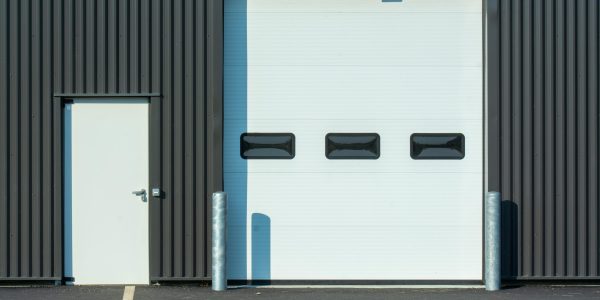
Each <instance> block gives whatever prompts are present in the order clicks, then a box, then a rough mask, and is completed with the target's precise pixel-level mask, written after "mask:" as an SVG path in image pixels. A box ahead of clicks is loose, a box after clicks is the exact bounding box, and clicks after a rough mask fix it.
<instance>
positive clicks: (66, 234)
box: [63, 104, 73, 277]
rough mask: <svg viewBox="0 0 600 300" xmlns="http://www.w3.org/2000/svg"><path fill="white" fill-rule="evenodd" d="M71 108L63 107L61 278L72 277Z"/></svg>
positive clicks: (68, 106) (69, 106)
mask: <svg viewBox="0 0 600 300" xmlns="http://www.w3.org/2000/svg"><path fill="white" fill-rule="evenodd" d="M71 109H72V107H71V105H70V104H69V105H65V107H64V115H63V122H64V125H63V164H64V170H63V177H64V179H63V185H64V186H63V199H64V200H63V239H64V241H63V244H64V249H63V255H64V262H63V268H64V269H63V276H65V277H73V168H72V160H73V154H72V148H73V141H72V135H73V134H72V127H73V124H72V111H71Z"/></svg>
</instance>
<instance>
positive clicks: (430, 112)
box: [225, 66, 482, 119]
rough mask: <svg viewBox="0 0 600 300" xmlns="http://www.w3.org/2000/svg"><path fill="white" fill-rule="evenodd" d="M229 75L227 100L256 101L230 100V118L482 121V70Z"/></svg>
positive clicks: (239, 71)
mask: <svg viewBox="0 0 600 300" xmlns="http://www.w3.org/2000/svg"><path fill="white" fill-rule="evenodd" d="M225 76H226V77H225V78H226V79H225V93H227V96H228V97H230V98H228V99H240V100H245V99H246V98H247V102H250V103H252V105H251V106H246V105H240V103H241V102H245V101H235V100H234V101H230V102H226V103H225V112H226V115H225V117H226V118H248V119H273V118H279V119H327V118H331V117H332V116H335V118H337V119H372V118H377V119H414V118H416V117H421V118H422V117H426V118H428V119H449V118H464V119H481V111H482V105H481V101H479V100H480V99H481V95H482V86H481V84H479V83H480V82H479V79H480V78H481V68H479V67H452V66H430V67H420V66H377V67H373V66H360V67H355V66H328V67H322V66H310V67H304V66H300V67H298V66H294V67H289V66H268V67H263V66H252V67H248V68H247V69H246V68H241V67H226V69H225ZM246 77H247V78H246ZM432 86H433V87H435V88H431V87H432ZM449 99H461V100H462V101H449ZM398 102H402V103H403V105H397V103H398ZM384 107H385V108H386V109H382V108H384Z"/></svg>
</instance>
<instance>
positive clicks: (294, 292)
mask: <svg viewBox="0 0 600 300" xmlns="http://www.w3.org/2000/svg"><path fill="white" fill-rule="evenodd" d="M125 290H126V289H125V287H123V286H77V287H74V286H56V287H55V286H10V287H9V286H4V287H0V300H9V299H10V300H18V299H27V300H41V299H44V300H54V299H61V300H70V299H73V300H75V299H77V300H87V299H89V300H100V299H102V300H105V299H118V300H130V299H131V297H132V298H133V299H136V300H141V299H147V300H169V299H207V300H219V299H237V300H245V299H252V300H271V299H273V300H275V299H281V300H296V299H309V300H354V299H390V300H391V299H394V300H396V299H434V300H435V299H451V300H452V299H457V300H458V299H461V300H468V299H511V300H514V299H528V300H536V299H540V300H549V299H595V300H598V299H600V286H539V285H535V286H520V287H508V288H505V289H503V290H501V291H498V292H486V291H485V290H484V289H481V288H459V289H456V288H454V289H450V288H427V289H424V288H418V289H407V288H384V287H376V288H369V287H361V288H333V287H327V288H323V287H311V288H296V287H294V288H289V287H285V288H265V287H261V288H249V287H238V288H233V289H230V290H228V291H225V292H213V291H212V290H211V289H210V287H202V286H189V285H187V286H137V287H135V289H134V291H133V293H125V294H126V295H125V296H124V292H125ZM129 290H130V291H129V292H131V288H129Z"/></svg>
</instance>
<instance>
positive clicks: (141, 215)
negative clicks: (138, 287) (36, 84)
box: [64, 99, 149, 284]
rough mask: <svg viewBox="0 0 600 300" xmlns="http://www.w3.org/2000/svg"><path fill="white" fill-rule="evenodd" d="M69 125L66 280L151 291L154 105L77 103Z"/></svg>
mask: <svg viewBox="0 0 600 300" xmlns="http://www.w3.org/2000/svg"><path fill="white" fill-rule="evenodd" d="M64 125H65V126H64V128H65V129H64V146H65V149H64V153H65V156H64V164H65V168H64V174H65V183H64V199H65V200H64V201H65V203H64V222H65V227H64V230H65V249H64V251H65V272H64V273H65V277H72V278H73V279H74V284H148V283H149V257H148V203H147V196H146V195H145V194H144V191H147V190H148V186H147V185H148V101H147V100H145V99H134V100H131V99H126V100H123V99H93V100H92V99H76V100H74V101H73V103H72V104H67V105H65V110H64Z"/></svg>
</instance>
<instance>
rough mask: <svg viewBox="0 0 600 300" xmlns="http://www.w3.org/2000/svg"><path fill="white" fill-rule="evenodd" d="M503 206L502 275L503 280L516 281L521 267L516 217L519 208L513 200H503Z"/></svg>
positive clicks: (501, 232)
mask: <svg viewBox="0 0 600 300" xmlns="http://www.w3.org/2000/svg"><path fill="white" fill-rule="evenodd" d="M501 205H502V206H501V212H500V214H501V217H500V218H501V219H500V222H501V227H500V228H501V231H500V240H501V241H502V243H501V244H500V249H501V250H500V251H501V256H500V260H501V274H502V278H503V279H514V278H515V276H516V275H517V274H518V273H517V271H518V266H519V255H518V251H519V250H518V244H517V242H516V241H517V238H516V237H517V234H518V226H519V220H517V218H516V216H518V215H519V214H518V213H519V212H518V210H519V207H518V206H517V204H515V203H514V202H513V201H511V200H502V204H501Z"/></svg>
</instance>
